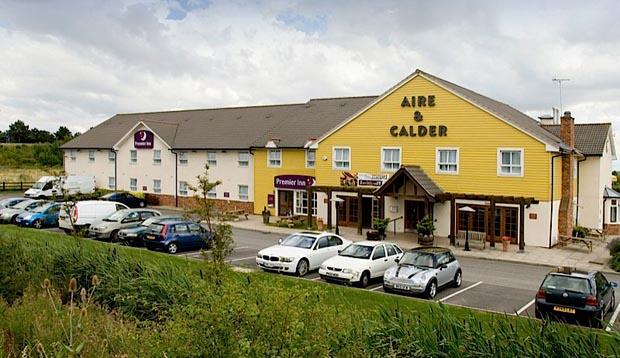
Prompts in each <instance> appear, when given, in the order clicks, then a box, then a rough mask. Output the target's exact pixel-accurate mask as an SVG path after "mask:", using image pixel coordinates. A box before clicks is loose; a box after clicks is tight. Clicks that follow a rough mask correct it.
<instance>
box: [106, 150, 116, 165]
mask: <svg viewBox="0 0 620 358" xmlns="http://www.w3.org/2000/svg"><path fill="white" fill-rule="evenodd" d="M108 160H109V161H111V162H113V161H115V160H116V152H115V151H113V150H111V151H109V152H108Z"/></svg>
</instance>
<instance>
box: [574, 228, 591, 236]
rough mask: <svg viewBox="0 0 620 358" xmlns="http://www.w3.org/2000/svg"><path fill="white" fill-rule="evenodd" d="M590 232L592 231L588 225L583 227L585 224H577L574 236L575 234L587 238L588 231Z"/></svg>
mask: <svg viewBox="0 0 620 358" xmlns="http://www.w3.org/2000/svg"><path fill="white" fill-rule="evenodd" d="M589 232H590V231H589V230H588V229H587V228H586V227H583V226H579V225H576V226H575V227H574V228H573V236H574V237H582V238H585V237H586V236H588V233H589Z"/></svg>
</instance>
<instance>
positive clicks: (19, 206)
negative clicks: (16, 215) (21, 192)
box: [11, 200, 32, 209]
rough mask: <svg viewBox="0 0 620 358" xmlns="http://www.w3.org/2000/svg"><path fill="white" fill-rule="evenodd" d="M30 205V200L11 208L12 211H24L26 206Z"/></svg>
mask: <svg viewBox="0 0 620 358" xmlns="http://www.w3.org/2000/svg"><path fill="white" fill-rule="evenodd" d="M30 204H32V200H24V201H20V202H19V203H17V204H15V205H13V206H11V208H12V209H26V208H27V207H28V205H30Z"/></svg>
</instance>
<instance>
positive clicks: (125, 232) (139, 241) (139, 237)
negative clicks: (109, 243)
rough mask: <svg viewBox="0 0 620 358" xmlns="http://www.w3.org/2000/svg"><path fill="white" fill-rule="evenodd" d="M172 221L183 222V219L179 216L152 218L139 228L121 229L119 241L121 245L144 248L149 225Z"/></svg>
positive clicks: (118, 236)
mask: <svg viewBox="0 0 620 358" xmlns="http://www.w3.org/2000/svg"><path fill="white" fill-rule="evenodd" d="M170 220H181V217H179V216H153V217H151V218H148V219H146V220H144V221H143V222H142V223H140V225H138V226H135V227H131V228H127V229H121V230H120V231H119V232H118V235H117V240H118V242H119V243H121V244H123V245H129V246H144V243H143V240H144V234H145V233H146V229H147V228H148V227H149V225H151V224H152V223H155V222H162V221H170Z"/></svg>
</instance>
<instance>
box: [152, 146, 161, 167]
mask: <svg viewBox="0 0 620 358" xmlns="http://www.w3.org/2000/svg"><path fill="white" fill-rule="evenodd" d="M153 165H161V150H159V149H155V150H153Z"/></svg>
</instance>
